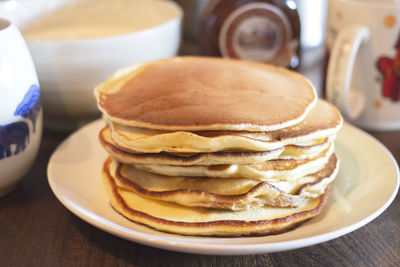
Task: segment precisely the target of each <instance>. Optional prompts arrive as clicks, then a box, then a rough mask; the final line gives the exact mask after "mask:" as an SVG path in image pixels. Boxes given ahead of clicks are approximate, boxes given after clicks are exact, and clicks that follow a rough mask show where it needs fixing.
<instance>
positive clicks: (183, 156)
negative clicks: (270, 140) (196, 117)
mask: <svg viewBox="0 0 400 267" xmlns="http://www.w3.org/2000/svg"><path fill="white" fill-rule="evenodd" d="M99 141H100V144H101V145H102V146H103V148H104V149H105V150H106V151H107V152H108V153H109V154H110V155H111V156H112V157H113V158H115V159H116V160H117V161H119V162H122V163H126V164H160V165H179V166H188V165H218V164H250V163H260V162H265V161H267V160H271V159H296V160H300V159H307V158H311V157H315V156H317V155H318V154H319V153H321V152H322V151H324V150H325V149H326V148H327V147H328V146H329V144H330V142H332V138H327V139H326V140H325V141H324V142H322V143H319V144H317V145H312V146H296V145H288V146H285V147H281V148H277V149H274V150H270V151H263V152H213V153H164V152H161V153H133V152H129V151H126V149H121V148H120V147H118V146H117V145H116V144H115V143H114V141H113V140H112V138H111V131H110V128H109V127H107V126H106V127H105V128H103V129H102V130H101V131H100V133H99Z"/></svg>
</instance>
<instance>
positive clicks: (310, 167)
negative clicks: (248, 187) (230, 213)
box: [134, 143, 334, 181]
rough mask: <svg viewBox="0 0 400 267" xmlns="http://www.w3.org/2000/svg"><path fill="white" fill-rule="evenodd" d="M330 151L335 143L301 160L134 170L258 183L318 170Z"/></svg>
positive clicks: (151, 166) (153, 166)
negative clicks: (247, 180) (241, 179)
mask: <svg viewBox="0 0 400 267" xmlns="http://www.w3.org/2000/svg"><path fill="white" fill-rule="evenodd" d="M333 150H334V144H333V143H331V144H330V145H329V147H328V148H327V149H325V150H324V151H322V152H321V153H320V154H318V155H317V156H315V157H312V158H309V159H302V160H294V159H289V160H288V159H277V160H268V161H265V162H261V163H253V164H224V165H208V166H176V165H175V166H174V165H158V164H134V167H135V168H136V169H138V170H143V171H147V172H152V173H156V174H161V175H166V176H190V177H217V178H246V179H256V180H261V181H276V180H295V179H297V178H300V177H301V176H304V175H305V174H308V173H313V172H316V171H319V170H320V169H321V168H322V167H323V166H324V165H325V163H327V162H328V160H329V158H330V156H331V155H332V153H333Z"/></svg>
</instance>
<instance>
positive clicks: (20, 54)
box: [0, 18, 43, 196]
mask: <svg viewBox="0 0 400 267" xmlns="http://www.w3.org/2000/svg"><path fill="white" fill-rule="evenodd" d="M42 123H43V122H42V108H41V102H40V89H39V83H38V78H37V75H36V71H35V68H34V65H33V62H32V58H31V56H30V54H29V51H28V48H27V46H26V44H25V42H24V39H23V38H22V36H21V34H20V32H19V31H18V29H17V27H16V26H15V25H14V24H12V23H11V22H9V21H8V20H5V19H1V18H0V196H1V195H4V194H6V193H8V192H10V191H11V190H12V189H13V188H15V186H16V185H17V184H18V181H19V180H20V178H21V177H22V176H23V175H24V174H25V173H26V172H27V171H28V170H29V168H30V166H31V165H32V163H33V161H34V159H35V157H36V154H37V152H38V148H39V144H40V139H41V135H42Z"/></svg>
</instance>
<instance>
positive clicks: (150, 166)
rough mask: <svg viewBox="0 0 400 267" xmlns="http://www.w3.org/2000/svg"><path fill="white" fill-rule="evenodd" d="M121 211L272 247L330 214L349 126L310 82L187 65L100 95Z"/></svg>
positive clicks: (162, 63) (218, 63) (159, 65)
mask: <svg viewBox="0 0 400 267" xmlns="http://www.w3.org/2000/svg"><path fill="white" fill-rule="evenodd" d="M95 95H96V98H97V102H98V107H99V109H100V110H101V112H102V113H103V118H104V119H105V121H106V123H107V126H106V127H105V128H104V129H102V130H101V132H100V134H99V139H100V143H101V144H102V146H103V147H104V148H105V150H106V151H107V152H108V153H109V154H110V157H109V158H108V159H107V160H106V162H105V163H104V167H103V178H104V183H105V185H106V187H107V189H108V192H109V196H110V203H111V205H112V207H113V208H114V209H115V210H116V211H117V212H119V213H120V214H122V215H123V216H125V217H126V218H128V219H130V220H132V221H134V222H138V223H141V224H145V225H148V226H151V227H153V228H156V229H159V230H162V231H166V232H172V233H179V234H184V235H204V236H239V235H267V234H272V233H280V232H284V231H287V230H289V229H292V228H293V227H294V226H296V225H298V224H299V223H300V222H303V221H305V220H307V219H309V218H312V217H314V216H316V215H317V214H319V213H320V212H321V211H322V209H323V207H324V205H325V203H326V200H327V196H328V193H329V188H330V184H331V182H332V181H333V179H334V178H335V176H336V174H337V171H338V163H339V161H338V158H337V156H336V155H335V153H334V142H333V141H334V139H335V136H336V133H337V131H338V130H339V129H340V127H341V125H342V117H341V115H340V113H339V112H338V110H337V109H336V108H335V107H333V106H332V105H330V104H328V103H327V102H324V101H322V100H318V99H317V96H316V93H315V90H314V87H313V86H312V85H311V84H310V82H308V80H307V79H305V78H304V77H303V76H301V75H300V74H297V73H294V72H291V71H288V70H286V69H282V68H278V67H273V66H269V65H265V64H258V63H250V62H244V61H235V60H226V59H216V58H200V57H181V58H172V59H166V60H159V61H154V62H149V63H144V64H138V65H135V66H133V67H130V68H127V69H123V70H120V71H118V72H117V73H115V74H114V75H113V76H112V77H111V78H110V79H109V80H107V81H106V82H104V83H102V84H100V85H99V86H98V87H97V88H96V89H95Z"/></svg>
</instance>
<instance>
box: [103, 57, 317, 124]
mask: <svg viewBox="0 0 400 267" xmlns="http://www.w3.org/2000/svg"><path fill="white" fill-rule="evenodd" d="M95 96H96V99H97V104H98V108H99V109H100V111H101V112H102V113H103V115H104V116H105V117H106V118H107V120H110V121H112V122H114V123H119V124H121V125H127V126H133V127H140V128H146V129H156V130H173V131H179V130H183V131H201V130H234V131H243V130H245V131H272V130H277V129H282V128H285V127H289V126H292V125H295V124H297V123H299V122H300V121H302V120H303V119H304V118H305V116H306V115H307V114H308V113H309V111H310V110H311V109H312V108H313V107H314V106H315V104H316V102H317V95H316V92H315V89H314V87H313V85H312V84H311V83H310V82H309V81H308V80H307V79H306V78H305V77H303V76H302V75H300V74H298V73H295V72H292V71H289V70H286V69H284V68H279V67H275V66H271V65H267V64H261V63H253V62H245V61H238V60H229V59H219V58H207V57H177V58H170V59H164V60H159V61H153V62H148V63H140V64H137V65H134V66H132V67H129V68H126V69H122V70H120V71H118V72H117V73H115V74H114V75H113V76H111V77H110V78H109V79H108V80H107V81H106V82H104V83H102V84H100V85H99V86H97V87H96V88H95Z"/></svg>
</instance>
